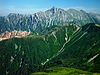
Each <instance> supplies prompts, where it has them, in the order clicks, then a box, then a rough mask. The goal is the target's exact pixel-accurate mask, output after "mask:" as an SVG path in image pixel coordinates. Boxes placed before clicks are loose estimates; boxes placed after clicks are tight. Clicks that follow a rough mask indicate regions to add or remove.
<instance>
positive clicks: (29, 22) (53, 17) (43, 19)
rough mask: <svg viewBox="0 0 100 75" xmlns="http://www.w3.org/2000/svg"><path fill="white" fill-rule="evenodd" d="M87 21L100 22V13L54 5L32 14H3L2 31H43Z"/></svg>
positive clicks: (0, 28)
mask: <svg viewBox="0 0 100 75" xmlns="http://www.w3.org/2000/svg"><path fill="white" fill-rule="evenodd" d="M87 23H100V14H96V13H87V12H85V11H84V10H80V11H78V10H75V9H69V10H64V9H61V8H56V7H52V8H51V9H49V10H46V11H44V12H42V11H41V12H37V13H34V14H31V15H23V14H15V13H10V14H9V15H8V16H1V17H0V33H3V32H6V31H14V30H17V31H19V30H20V31H31V32H41V30H44V29H45V28H48V27H51V26H53V25H58V26H59V25H64V24H78V25H80V26H83V25H85V24H87Z"/></svg>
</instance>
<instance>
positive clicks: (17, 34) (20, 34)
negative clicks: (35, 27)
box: [0, 30, 31, 41]
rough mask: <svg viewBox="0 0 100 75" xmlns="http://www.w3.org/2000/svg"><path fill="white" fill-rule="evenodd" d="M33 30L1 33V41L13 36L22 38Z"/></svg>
mask: <svg viewBox="0 0 100 75" xmlns="http://www.w3.org/2000/svg"><path fill="white" fill-rule="evenodd" d="M30 33H31V32H27V31H16V30H14V31H11V32H5V33H2V34H0V41H1V40H5V39H10V38H13V37H17V38H21V37H25V36H27V35H29V34H30Z"/></svg>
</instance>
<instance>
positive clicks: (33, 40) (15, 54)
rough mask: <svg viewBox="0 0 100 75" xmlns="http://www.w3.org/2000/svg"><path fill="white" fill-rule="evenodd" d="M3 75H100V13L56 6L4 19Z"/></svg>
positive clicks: (0, 22) (0, 39) (0, 37)
mask: <svg viewBox="0 0 100 75" xmlns="http://www.w3.org/2000/svg"><path fill="white" fill-rule="evenodd" d="M0 75H100V14H99V13H87V12H85V11H84V10H80V11H78V10H75V9H69V10H64V9H61V8H55V7H53V8H51V9H49V10H47V11H45V12H38V13H35V14H31V15H23V14H15V13H10V14H9V15H8V16H1V17H0Z"/></svg>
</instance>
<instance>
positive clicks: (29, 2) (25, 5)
mask: <svg viewBox="0 0 100 75" xmlns="http://www.w3.org/2000/svg"><path fill="white" fill-rule="evenodd" d="M53 6H55V7H58V8H64V9H65V10H67V9H68V8H74V9H78V10H80V9H83V10H85V11H87V12H100V0H0V15H7V14H9V13H22V14H33V13H35V12H38V11H45V10H47V9H50V8H52V7H53Z"/></svg>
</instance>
